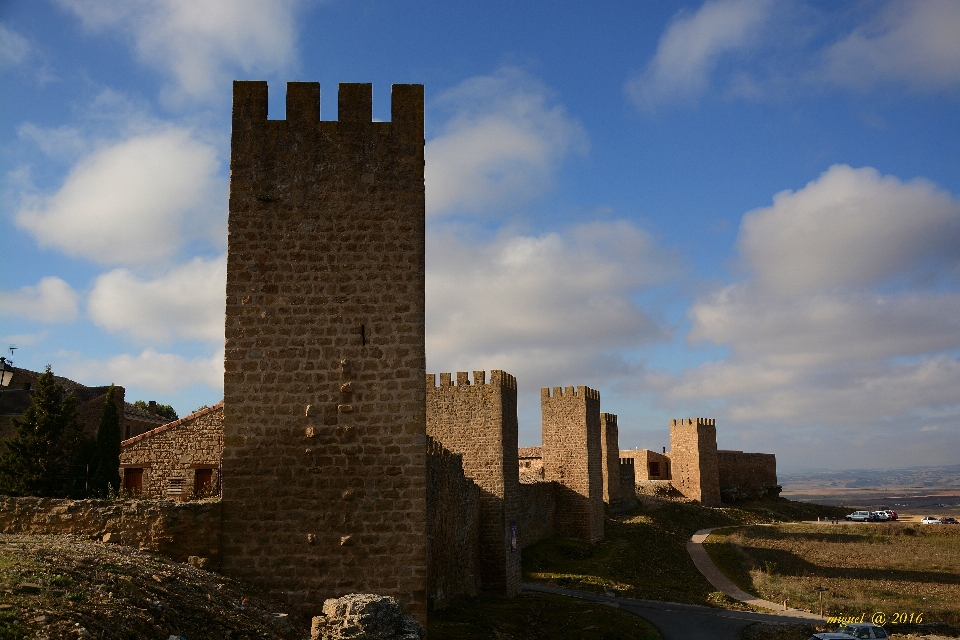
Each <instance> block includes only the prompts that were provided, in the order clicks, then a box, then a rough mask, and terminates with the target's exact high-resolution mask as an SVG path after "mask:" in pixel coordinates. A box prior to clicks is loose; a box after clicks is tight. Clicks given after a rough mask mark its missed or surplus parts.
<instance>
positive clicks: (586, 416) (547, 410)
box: [540, 387, 604, 542]
mask: <svg viewBox="0 0 960 640" xmlns="http://www.w3.org/2000/svg"><path fill="white" fill-rule="evenodd" d="M540 408H541V414H542V419H543V423H542V431H543V434H542V436H543V470H544V478H545V479H546V480H550V481H553V482H556V483H557V484H558V485H559V486H558V487H557V497H556V520H555V528H556V533H557V535H559V536H563V537H568V538H577V539H580V540H585V541H587V542H597V541H599V540H602V539H603V517H604V516H603V455H602V451H601V442H600V441H601V438H600V392H599V391H596V390H595V389H590V388H589V387H577V388H576V389H574V388H573V387H566V389H563V388H560V387H556V388H555V389H554V390H553V394H552V395H551V393H550V389H549V388H544V389H541V390H540Z"/></svg>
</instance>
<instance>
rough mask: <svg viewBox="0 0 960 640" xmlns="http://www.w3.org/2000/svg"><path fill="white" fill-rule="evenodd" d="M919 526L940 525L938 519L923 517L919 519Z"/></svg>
mask: <svg viewBox="0 0 960 640" xmlns="http://www.w3.org/2000/svg"><path fill="white" fill-rule="evenodd" d="M920 524H940V518H934V517H933V516H924V517H923V518H921V519H920Z"/></svg>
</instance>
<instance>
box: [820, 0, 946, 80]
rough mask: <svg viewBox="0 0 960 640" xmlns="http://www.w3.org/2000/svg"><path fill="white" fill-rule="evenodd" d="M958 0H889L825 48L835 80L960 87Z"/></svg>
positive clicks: (828, 72)
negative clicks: (901, 0) (918, 0)
mask: <svg viewBox="0 0 960 640" xmlns="http://www.w3.org/2000/svg"><path fill="white" fill-rule="evenodd" d="M958 34H960V2H956V0H924V1H923V2H889V3H888V4H887V5H886V6H885V7H884V8H883V10H881V11H880V12H878V14H877V15H876V16H874V17H873V19H871V20H869V21H867V22H866V24H864V25H862V26H860V27H858V28H856V29H855V30H854V31H853V32H852V33H850V34H849V35H848V36H847V37H846V38H844V39H843V40H841V41H839V42H837V43H836V44H834V45H832V46H831V47H829V48H828V49H827V50H826V51H825V59H826V60H825V69H824V74H825V75H826V77H827V78H828V79H829V80H831V81H832V82H836V83H839V84H843V85H848V86H856V87H861V88H865V87H869V86H872V85H875V84H879V83H885V82H896V83H900V84H904V85H907V86H909V87H912V88H914V89H918V90H923V91H932V90H937V89H941V88H949V87H956V86H958V85H960V35H958Z"/></svg>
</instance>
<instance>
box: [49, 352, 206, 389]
mask: <svg viewBox="0 0 960 640" xmlns="http://www.w3.org/2000/svg"><path fill="white" fill-rule="evenodd" d="M63 357H64V359H63V360H62V362H60V363H58V364H57V369H56V370H57V373H58V374H60V375H65V376H67V377H68V378H72V379H74V380H89V381H91V382H90V383H89V384H97V383H100V384H108V383H110V382H115V383H116V384H121V385H123V386H124V387H127V388H137V389H140V390H142V391H143V392H145V393H154V394H163V393H173V392H175V391H179V390H181V389H188V388H190V387H192V386H194V385H198V384H199V385H204V386H206V387H209V388H211V389H215V390H218V391H220V392H222V391H223V349H222V348H221V349H220V350H218V351H217V352H216V353H214V354H213V355H212V356H210V357H209V358H203V357H198V358H184V357H183V356H181V355H178V354H175V353H160V352H158V351H155V350H154V349H145V350H143V351H142V352H141V353H140V354H139V355H130V354H122V355H118V356H114V357H112V358H106V359H103V360H86V359H82V358H80V357H79V356H76V355H71V354H63Z"/></svg>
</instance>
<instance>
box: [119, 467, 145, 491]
mask: <svg viewBox="0 0 960 640" xmlns="http://www.w3.org/2000/svg"><path fill="white" fill-rule="evenodd" d="M123 488H124V489H126V490H127V491H128V492H129V493H140V492H142V491H143V469H136V468H128V469H124V470H123Z"/></svg>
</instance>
